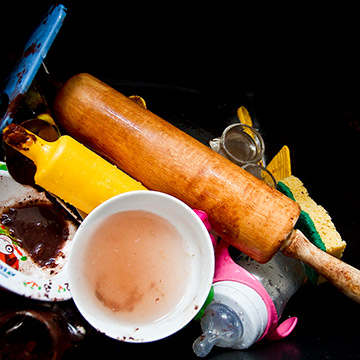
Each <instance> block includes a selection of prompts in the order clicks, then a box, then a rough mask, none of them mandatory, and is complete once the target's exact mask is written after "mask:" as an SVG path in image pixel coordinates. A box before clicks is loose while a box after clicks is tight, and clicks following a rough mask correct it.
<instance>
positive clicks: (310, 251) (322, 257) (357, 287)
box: [281, 230, 360, 303]
mask: <svg viewBox="0 0 360 360" xmlns="http://www.w3.org/2000/svg"><path fill="white" fill-rule="evenodd" d="M281 251H282V253H283V254H284V255H286V256H290V257H293V258H296V259H298V260H300V261H302V262H303V263H305V264H307V265H309V266H310V267H312V268H313V269H314V270H316V271H317V272H318V273H319V274H320V275H322V276H323V277H324V278H325V279H326V280H327V281H328V282H329V283H331V284H333V285H334V286H335V287H337V288H338V289H339V290H340V291H342V292H343V293H344V294H345V295H346V296H348V297H349V298H351V299H352V300H354V301H356V302H358V303H360V271H359V270H358V269H356V268H354V267H352V266H351V265H348V264H346V263H345V262H343V261H341V260H339V259H338V258H336V257H334V256H332V255H330V254H328V253H326V252H325V251H323V250H321V249H319V248H317V247H316V246H315V245H313V244H312V243H311V242H310V241H309V240H308V239H307V238H306V237H305V235H304V234H303V233H302V232H301V231H300V230H293V231H292V233H291V234H290V236H289V239H288V240H287V241H286V243H285V244H284V246H283V248H282V249H281Z"/></svg>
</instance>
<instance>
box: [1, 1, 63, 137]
mask: <svg viewBox="0 0 360 360" xmlns="http://www.w3.org/2000/svg"><path fill="white" fill-rule="evenodd" d="M65 16H66V8H65V7H64V6H63V5H61V4H59V5H56V6H52V7H51V8H50V9H49V10H48V12H47V13H46V15H45V17H44V18H43V20H42V21H41V23H40V25H39V26H38V27H37V29H36V30H35V31H34V33H33V34H32V36H31V37H30V39H29V41H28V42H27V44H26V46H25V50H24V52H23V54H22V57H21V58H20V59H19V61H18V63H17V64H16V66H15V68H14V70H13V72H12V73H11V75H10V76H9V78H8V81H7V84H6V86H5V88H4V90H3V94H2V99H4V98H7V99H8V107H7V110H6V112H5V114H4V116H3V118H2V119H1V122H0V131H2V130H3V129H4V128H5V127H6V126H7V125H8V124H10V123H11V122H12V121H13V115H14V113H15V111H16V107H17V105H18V104H19V101H20V100H21V98H22V97H23V96H24V95H25V94H26V92H27V91H28V89H29V87H30V85H31V83H32V81H33V80H34V77H35V75H36V74H37V72H38V70H39V67H40V65H41V63H42V62H43V60H44V59H45V57H46V55H47V53H48V51H49V49H50V47H51V45H52V43H53V41H54V39H55V37H56V35H57V34H58V32H59V30H60V28H61V26H62V24H63V22H64V19H65ZM4 94H5V95H4Z"/></svg>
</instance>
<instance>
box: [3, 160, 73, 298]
mask: <svg viewBox="0 0 360 360" xmlns="http://www.w3.org/2000/svg"><path fill="white" fill-rule="evenodd" d="M0 188H1V192H0V286H1V287H3V288H5V289H7V290H10V291H12V292H15V293H17V294H19V295H23V296H25V297H29V298H34V299H38V300H44V301H62V300H67V299H70V298H71V292H70V288H69V284H68V276H67V265H66V263H67V259H68V256H69V253H70V249H71V245H72V239H73V237H74V235H75V232H76V229H77V227H78V222H77V221H76V220H75V219H74V218H73V217H72V216H71V215H70V214H69V213H68V212H67V211H66V209H65V208H64V207H62V206H61V205H59V203H58V202H57V201H56V200H54V198H53V197H52V196H51V195H49V194H48V193H46V192H45V191H43V190H41V189H35V188H34V187H32V186H29V185H22V184H20V183H18V182H16V181H15V180H14V179H13V178H12V177H11V176H10V174H9V173H8V171H7V168H6V164H4V163H2V162H0Z"/></svg>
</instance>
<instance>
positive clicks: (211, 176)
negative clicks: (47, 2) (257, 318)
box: [54, 74, 360, 302]
mask: <svg viewBox="0 0 360 360" xmlns="http://www.w3.org/2000/svg"><path fill="white" fill-rule="evenodd" d="M54 115H55V119H56V121H57V123H58V124H59V125H60V126H61V127H62V128H64V130H65V131H66V132H68V133H69V134H70V135H71V136H73V137H74V138H76V139H78V140H79V141H80V142H82V143H83V144H85V145H86V146H88V147H90V148H91V149H93V150H95V151H96V152H98V153H99V154H101V155H102V156H104V157H105V158H107V159H108V160H109V161H110V162H112V163H113V164H115V165H117V166H118V167H119V168H120V169H122V170H123V171H125V172H126V173H127V174H128V175H130V176H131V177H133V178H135V179H136V180H138V181H140V182H141V183H142V184H143V185H144V186H146V187H147V188H149V189H152V190H156V191H162V192H165V193H168V194H171V195H173V196H175V197H177V198H179V199H181V200H182V201H184V202H185V203H187V204H188V205H189V206H190V207H192V208H197V209H202V210H204V211H206V212H207V214H208V216H209V220H210V223H211V225H212V227H213V228H214V230H215V231H216V232H217V233H218V234H219V235H220V236H221V237H222V238H223V239H225V240H226V241H228V242H229V243H230V244H231V245H233V246H234V247H236V248H238V249H240V250H241V251H243V252H244V253H246V254H247V255H249V256H250V257H252V258H253V259H255V260H257V261H258V262H260V263H265V262H267V261H268V260H270V259H271V258H272V256H273V255H274V254H275V253H276V252H277V251H278V250H279V249H281V250H282V251H283V253H285V254H286V255H289V256H292V257H295V258H298V259H300V260H302V261H303V262H305V263H307V264H309V265H310V266H312V267H314V268H315V270H317V271H318V272H319V273H321V274H322V275H323V276H324V277H325V278H326V279H327V280H328V281H329V282H332V283H333V284H334V285H336V286H337V287H338V288H339V289H340V290H342V291H343V292H344V293H345V294H346V295H348V296H349V297H351V298H352V299H354V300H356V301H358V302H360V271H359V270H357V269H355V268H353V267H351V266H349V265H347V264H345V263H343V262H341V261H339V260H338V259H335V258H334V257H332V256H330V255H328V254H326V253H325V252H323V251H321V250H319V249H317V248H316V247H315V246H314V245H312V244H311V243H310V242H309V241H308V240H307V239H306V238H305V236H304V235H303V234H302V233H300V232H299V231H297V230H296V231H295V230H293V228H294V225H295V223H296V221H297V219H298V217H299V214H300V208H299V206H298V205H297V204H296V203H295V202H293V201H292V200H290V199H289V198H287V197H286V196H284V195H283V194H281V193H280V192H278V191H277V190H274V189H272V188H271V187H269V186H268V185H266V184H265V183H264V182H262V181H261V180H259V179H257V178H255V177H254V176H252V175H251V174H249V173H248V172H246V171H245V170H243V169H242V168H240V167H239V166H237V165H235V164H233V163H232V162H230V161H229V160H227V159H225V158H224V157H222V156H220V155H218V154H217V153H215V152H214V151H212V150H211V149H210V148H208V147H207V146H205V145H203V144H201V143H200V142H198V141H197V140H195V139H194V138H192V137H191V136H189V135H187V134H186V133H184V132H183V131H181V130H179V129H177V128H176V127H174V126H173V125H171V124H169V123H168V122H166V121H165V120H163V119H161V118H160V117H158V116H156V115H155V114H153V113H151V112H150V111H148V110H146V109H144V108H142V107H140V106H139V105H137V104H136V103H134V102H133V101H131V100H129V99H128V98H127V97H126V96H124V95H122V94H120V93H119V92H118V91H116V90H115V89H113V88H111V87H110V86H108V85H106V84H104V83H103V82H101V81H100V80H98V79H96V78H94V77H93V76H91V75H89V74H78V75H76V76H74V77H72V78H71V79H69V80H68V81H67V82H66V83H65V84H64V85H63V86H62V87H61V88H60V90H59V92H58V94H57V96H56V98H55V102H54ZM154 206H156V204H154ZM319 254H320V255H321V256H320V255H319ZM324 264H326V265H325V266H324Z"/></svg>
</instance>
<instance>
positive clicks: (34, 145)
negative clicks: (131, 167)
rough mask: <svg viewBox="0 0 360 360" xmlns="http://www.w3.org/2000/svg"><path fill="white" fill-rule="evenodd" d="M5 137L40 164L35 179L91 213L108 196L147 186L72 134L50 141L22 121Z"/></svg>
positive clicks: (54, 192)
mask: <svg viewBox="0 0 360 360" xmlns="http://www.w3.org/2000/svg"><path fill="white" fill-rule="evenodd" d="M3 138H4V141H5V142H6V143H7V144H8V145H10V146H11V147H13V148H14V149H16V150H18V151H19V152H21V153H22V154H24V155H25V156H27V157H28V158H30V159H31V160H32V161H34V163H35V165H36V168H37V169H36V174H35V183H36V184H37V185H39V186H41V187H43V188H44V189H46V190H47V191H49V192H51V193H53V194H54V195H56V196H58V197H59V198H61V199H62V200H64V201H66V202H68V203H70V204H71V205H73V206H75V207H76V208H78V209H80V210H81V211H83V212H85V213H86V214H88V213H89V212H90V211H91V210H93V209H94V208H95V207H96V206H98V205H100V204H101V203H102V202H104V201H105V200H107V199H109V198H111V197H113V196H115V195H118V194H121V193H124V192H128V191H132V190H146V188H145V187H144V186H142V185H141V183H140V182H138V181H136V180H134V179H133V178H131V177H130V176H128V175H127V174H125V173H124V172H122V171H121V170H119V169H118V168H117V167H116V166H114V165H112V164H110V163H109V162H107V161H106V160H104V159H103V158H102V157H100V156H99V155H97V154H95V153H94V152H92V151H91V150H89V149H88V148H87V147H85V146H84V145H82V144H81V143H79V142H78V141H76V140H74V139H73V138H71V137H70V136H61V137H60V138H59V139H58V140H56V141H54V142H47V141H45V140H43V139H41V138H40V137H38V136H36V135H35V134H33V133H31V132H30V131H28V130H26V129H25V128H23V127H22V126H20V125H17V124H10V125H9V126H7V127H6V128H5V130H4V132H3Z"/></svg>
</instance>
